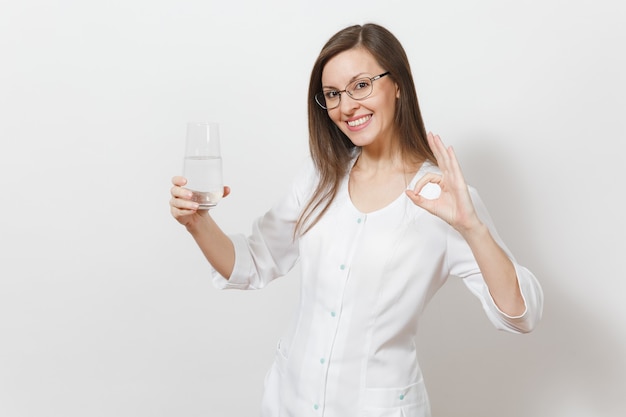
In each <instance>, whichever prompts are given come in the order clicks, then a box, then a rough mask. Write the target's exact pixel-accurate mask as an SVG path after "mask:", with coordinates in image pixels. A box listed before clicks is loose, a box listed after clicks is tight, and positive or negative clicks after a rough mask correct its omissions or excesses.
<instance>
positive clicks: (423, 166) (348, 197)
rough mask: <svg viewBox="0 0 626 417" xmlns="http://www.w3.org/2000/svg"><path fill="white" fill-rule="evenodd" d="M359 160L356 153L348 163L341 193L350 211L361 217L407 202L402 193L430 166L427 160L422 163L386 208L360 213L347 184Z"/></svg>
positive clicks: (412, 185) (411, 186) (413, 185)
mask: <svg viewBox="0 0 626 417" xmlns="http://www.w3.org/2000/svg"><path fill="white" fill-rule="evenodd" d="M358 158H359V153H357V154H356V155H355V156H354V158H353V160H352V161H351V163H350V169H349V170H348V174H347V175H346V177H345V179H344V185H343V193H344V195H345V198H346V200H347V201H348V204H349V205H350V207H352V209H353V210H354V211H355V212H357V213H358V214H359V215H361V216H372V215H376V214H378V213H381V212H383V211H385V210H387V209H390V208H391V207H393V206H395V205H396V204H399V202H400V201H403V200H404V201H407V200H405V199H408V197H407V195H406V194H405V193H404V191H406V190H410V189H412V188H414V187H415V184H416V183H417V180H418V179H419V178H421V177H422V176H423V175H424V170H425V169H426V168H427V167H429V166H431V163H430V162H429V161H428V160H425V161H424V162H422V164H421V165H420V167H419V169H418V170H417V172H416V173H415V175H413V178H411V181H409V184H408V185H407V187H406V188H405V189H404V190H403V191H402V192H401V193H400V194H399V195H398V196H397V197H396V198H394V199H393V200H392V201H391V202H390V203H389V204H387V205H386V206H383V207H381V208H379V209H376V210H372V211H368V212H364V211H361V210H359V209H358V208H357V206H356V205H354V203H353V202H352V196H351V195H350V187H349V183H350V173H351V172H352V168H353V167H354V165H355V164H356V161H357V159H358Z"/></svg>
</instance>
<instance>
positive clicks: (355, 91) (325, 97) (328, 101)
mask: <svg viewBox="0 0 626 417" xmlns="http://www.w3.org/2000/svg"><path fill="white" fill-rule="evenodd" d="M388 74H389V71H387V72H383V73H382V74H380V75H377V76H375V77H371V78H369V77H365V78H359V79H358V80H354V81H352V82H351V83H350V84H348V85H346V89H345V90H341V91H339V90H324V91H320V92H319V93H317V94H316V95H315V101H316V102H317V104H319V106H320V107H321V108H323V109H325V110H332V109H334V108H336V107H338V106H339V103H341V94H342V93H347V94H348V95H349V96H350V97H351V98H352V99H353V100H363V99H366V98H368V97H369V96H370V94H372V91H374V81H376V80H379V79H381V78H383V77H384V76H385V75H388Z"/></svg>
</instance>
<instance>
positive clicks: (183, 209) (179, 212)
mask: <svg viewBox="0 0 626 417" xmlns="http://www.w3.org/2000/svg"><path fill="white" fill-rule="evenodd" d="M172 184H173V185H174V186H173V187H172V188H171V190H170V194H171V195H172V198H170V212H171V213H172V216H174V218H175V219H176V220H177V221H178V222H179V223H180V224H182V225H183V226H190V225H192V224H194V223H196V222H197V221H198V220H199V219H200V218H201V217H203V216H206V215H207V214H208V212H209V211H208V210H198V207H199V205H198V203H196V202H195V201H192V200H191V196H192V193H191V191H189V190H188V189H186V188H183V187H184V186H185V185H186V184H187V179H186V178H184V177H181V176H176V177H173V178H172ZM228 194H230V187H224V197H226V196H227V195H228Z"/></svg>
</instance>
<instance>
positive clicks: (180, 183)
mask: <svg viewBox="0 0 626 417" xmlns="http://www.w3.org/2000/svg"><path fill="white" fill-rule="evenodd" d="M172 184H174V185H178V186H183V185H185V184H187V178H185V177H182V176H180V175H176V176H174V177H172Z"/></svg>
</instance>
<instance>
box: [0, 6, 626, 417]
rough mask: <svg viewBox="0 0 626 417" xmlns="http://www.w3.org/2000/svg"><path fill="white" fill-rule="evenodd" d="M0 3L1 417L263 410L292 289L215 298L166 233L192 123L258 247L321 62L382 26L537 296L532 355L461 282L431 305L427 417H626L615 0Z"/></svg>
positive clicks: (622, 40)
mask: <svg viewBox="0 0 626 417" xmlns="http://www.w3.org/2000/svg"><path fill="white" fill-rule="evenodd" d="M0 4H1V6H0V210H1V214H2V215H1V216H0V244H1V251H0V415H1V416H3V417H4V416H6V417H31V416H37V417H38V416H63V417H74V416H76V417H79V416H80V417H84V416H90V417H91V416H94V417H99V416H116V417H127V416H128V417H131V416H132V417H144V416H145V417H159V416H186V417H194V416H220V417H221V416H236V417H239V416H254V415H257V413H258V411H257V410H258V408H259V401H260V397H261V393H262V385H263V377H264V375H265V372H266V371H267V369H268V367H269V365H270V363H271V360H272V358H273V354H274V348H275V343H276V340H277V339H278V337H279V336H280V334H281V332H282V331H283V330H284V328H285V326H286V323H287V321H288V319H289V317H290V315H291V314H292V311H293V308H294V304H295V298H296V294H297V292H298V282H297V280H298V273H297V271H294V272H292V273H291V274H290V275H289V276H288V277H286V278H284V279H281V280H278V281H277V282H275V283H273V284H271V285H270V286H269V287H268V288H266V289H264V290H263V291H257V292H237V291H231V292H228V291H222V292H220V291H217V290H215V289H214V288H213V287H212V284H211V282H210V280H209V277H208V267H207V264H206V262H205V261H204V260H203V257H202V256H201V254H200V252H199V250H198V249H197V247H196V246H195V244H194V243H193V241H192V239H191V237H190V236H188V235H187V233H186V231H185V230H184V228H182V227H181V226H179V225H178V223H176V222H175V220H174V219H173V218H172V217H171V216H170V214H169V207H168V200H169V187H170V178H171V177H172V176H173V175H176V174H179V173H180V170H181V164H182V152H183V147H184V129H185V123H186V122H187V121H188V120H213V121H218V122H220V123H221V128H222V132H221V133H222V153H223V157H224V174H225V177H226V182H227V183H228V184H229V185H230V186H231V187H232V190H233V191H232V195H231V196H229V197H228V198H227V199H225V200H224V201H223V202H222V203H221V205H220V206H219V207H218V208H217V209H216V210H215V211H214V216H215V217H216V218H217V219H218V221H219V222H220V224H221V225H222V226H223V228H224V229H225V230H226V231H227V232H229V233H233V232H241V233H248V232H249V231H250V226H251V223H252V221H253V219H254V218H256V217H257V216H259V215H261V214H262V213H263V212H264V211H265V210H267V209H268V208H269V207H270V205H271V204H272V203H273V202H274V201H275V199H276V198H277V197H278V196H279V195H280V194H281V193H282V192H283V190H285V187H287V186H288V184H289V181H290V179H291V177H292V176H293V175H294V174H295V172H296V171H297V169H298V168H299V166H300V164H301V162H302V160H303V158H305V157H306V156H307V153H308V149H307V126H306V90H307V85H308V77H309V71H310V69H311V67H312V64H313V61H314V60H315V58H316V56H317V53H318V52H319V50H320V49H321V47H322V45H323V43H324V42H325V41H326V40H327V39H328V38H329V37H330V36H331V35H332V34H333V33H335V32H336V31H338V30H340V29H341V28H343V27H345V26H347V25H351V24H355V23H365V22H369V21H372V22H377V23H380V24H383V25H385V26H387V27H388V28H389V29H390V30H391V31H392V32H393V33H394V34H396V36H397V37H398V38H399V39H400V41H401V42H402V43H403V44H404V46H405V48H406V50H407V53H408V55H409V58H410V61H411V65H412V69H413V72H414V76H415V79H416V83H417V90H418V94H419V96H420V103H421V106H422V111H423V115H424V119H425V122H426V127H427V129H428V130H432V131H434V132H437V133H439V134H441V135H442V137H443V138H444V141H446V142H447V143H448V144H451V145H453V146H454V147H455V149H456V150H457V153H458V155H459V158H460V160H461V164H462V166H463V168H464V171H465V173H466V176H467V178H468V180H469V181H470V182H471V183H472V184H473V185H474V186H476V187H477V188H478V190H479V191H480V193H481V195H482V197H483V199H484V200H485V202H486V203H487V205H488V207H489V209H490V211H491V214H492V216H493V218H494V219H495V221H496V224H497V225H498V229H499V231H500V234H501V235H502V236H503V237H504V239H505V241H506V242H507V244H508V246H509V247H510V248H511V249H512V250H513V252H514V253H515V255H516V257H517V259H518V260H519V261H520V262H521V263H522V264H524V265H525V266H527V267H529V268H530V269H531V270H532V271H533V272H535V274H536V275H537V276H538V278H539V279H540V281H541V283H542V285H543V287H544V290H545V296H546V305H545V312H544V320H543V321H542V322H541V324H540V326H539V327H538V328H537V329H536V331H535V332H533V333H531V334H529V335H524V336H519V335H510V334H506V333H502V332H498V331H496V330H494V329H493V328H492V327H491V325H490V324H489V323H488V322H487V319H486V318H485V317H484V315H483V313H482V311H481V308H480V306H479V304H478V302H477V301H476V300H475V299H474V298H473V297H472V296H471V295H470V294H469V292H468V291H466V290H465V288H464V287H463V286H462V284H460V283H458V282H456V281H451V282H449V284H448V285H447V286H446V287H444V289H443V290H442V291H441V292H440V294H438V295H437V297H435V299H434V301H433V303H432V304H431V306H430V307H429V309H428V310H427V313H426V316H425V317H424V319H423V322H422V328H421V329H420V333H419V334H420V340H419V345H420V348H421V351H420V360H421V362H422V365H423V368H424V372H425V375H426V381H427V386H428V389H429V392H430V395H431V400H432V404H433V411H434V413H435V416H441V417H454V416H458V417H461V416H463V417H467V416H470V417H489V416H508V417H522V416H529V417H530V416H532V417H557V416H567V417H577V416H590V417H591V416H594V417H596V416H606V417H613V416H623V415H626V414H625V413H626V399H625V398H624V394H625V393H626V376H625V375H626V354H625V353H626V330H625V329H626V303H625V302H624V297H625V293H626V285H625V284H624V279H625V277H624V273H623V268H622V261H623V259H622V257H624V256H625V254H626V247H625V245H624V232H626V225H625V221H624V208H623V207H624V203H623V201H624V194H625V193H624V178H626V169H625V165H626V164H625V163H624V156H623V155H624V154H623V147H624V141H625V139H626V122H625V120H626V118H625V111H626V76H625V74H626V58H625V57H626V54H625V53H624V49H625V45H626V25H624V22H626V13H625V11H624V10H625V7H624V5H623V4H624V3H623V2H620V1H617V0H615V1H591V0H589V1H583V0H573V1H572V0H570V1H564V0H563V1H559V0H534V1H503V0H476V1H464V0H456V1H453V0H448V1H441V0H438V1H415V2H409V1H406V2H400V1H396V0H384V1H383V0H377V1H363V0H360V1H352V2H345V1H327V0H315V1H310V2H297V1H288V0H282V1H270V2H261V1H258V0H245V1H229V2H228V3H227V2H226V1H223V2H216V1H211V0H209V1H207V0H197V1H185V0H176V1H175V0H107V1H86V0H75V1H72V0H57V1H53V0H38V1H37V0H20V1H14V0H11V1H9V0H2V1H1V2H0ZM346 417H349V416H346Z"/></svg>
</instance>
